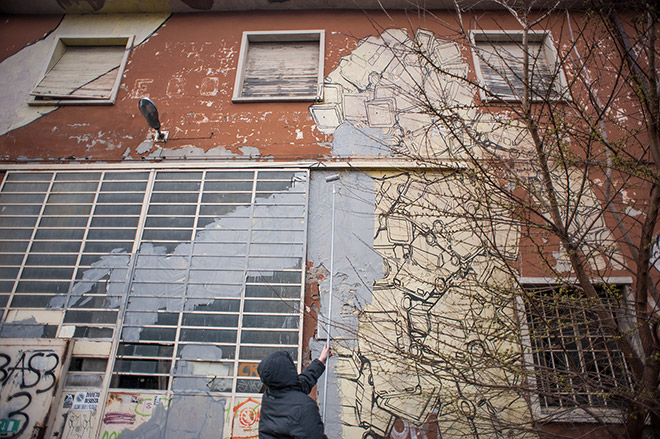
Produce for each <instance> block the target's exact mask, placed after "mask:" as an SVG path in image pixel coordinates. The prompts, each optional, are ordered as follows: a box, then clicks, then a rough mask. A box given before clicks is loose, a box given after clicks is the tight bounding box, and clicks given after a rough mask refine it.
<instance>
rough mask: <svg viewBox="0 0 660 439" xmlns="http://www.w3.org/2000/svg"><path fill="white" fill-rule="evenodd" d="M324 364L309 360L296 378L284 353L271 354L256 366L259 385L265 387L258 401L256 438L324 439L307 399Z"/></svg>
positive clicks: (314, 409) (311, 402)
mask: <svg viewBox="0 0 660 439" xmlns="http://www.w3.org/2000/svg"><path fill="white" fill-rule="evenodd" d="M324 370H325V365H324V364H323V363H321V362H320V361H319V360H318V359H315V360H314V361H312V363H311V364H310V365H309V366H307V368H306V369H305V370H304V371H303V372H302V373H301V374H300V375H298V372H297V371H296V366H295V365H294V364H293V360H292V359H291V356H290V355H289V354H288V353H287V352H275V353H273V354H270V355H269V356H267V357H266V358H264V359H263V360H262V361H261V363H259V367H258V371H259V377H260V378H261V382H262V383H264V384H265V385H266V386H267V389H266V391H265V392H264V395H263V398H262V400H261V417H260V420H259V439H280V438H293V439H324V438H325V439H327V437H326V435H325V434H324V432H323V421H321V415H320V414H319V408H318V406H317V405H316V402H315V401H314V400H313V399H312V398H310V397H309V396H307V394H308V393H309V392H311V390H312V387H314V385H315V384H316V381H317V380H318V379H319V377H320V376H321V375H322V374H323V371H324Z"/></svg>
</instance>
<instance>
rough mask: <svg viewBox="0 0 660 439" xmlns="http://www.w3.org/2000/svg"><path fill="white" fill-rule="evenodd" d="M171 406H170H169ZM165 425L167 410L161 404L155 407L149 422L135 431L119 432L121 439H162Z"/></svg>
mask: <svg viewBox="0 0 660 439" xmlns="http://www.w3.org/2000/svg"><path fill="white" fill-rule="evenodd" d="M170 406H171V405H170ZM166 423H167V410H165V408H164V407H163V405H162V404H159V405H157V406H156V409H155V410H154V411H153V413H152V414H151V418H149V421H147V422H145V423H144V424H141V425H140V426H139V427H138V428H136V429H135V430H128V429H126V430H124V431H122V432H121V438H122V439H163V438H164V429H165V424H166Z"/></svg>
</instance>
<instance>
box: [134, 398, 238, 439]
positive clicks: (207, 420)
mask: <svg viewBox="0 0 660 439" xmlns="http://www.w3.org/2000/svg"><path fill="white" fill-rule="evenodd" d="M226 404H227V400H226V398H223V397H218V396H211V395H176V394H175V395H174V396H172V401H171V402H170V406H169V408H168V409H165V408H164V407H163V406H162V405H161V404H159V405H157V406H156V408H155V409H154V412H153V414H152V415H151V418H149V420H148V421H147V422H145V423H144V424H141V425H140V426H139V427H137V428H136V429H135V430H129V429H125V430H123V431H122V432H121V438H122V439H197V438H211V437H221V436H222V431H223V429H224V419H225V405H226Z"/></svg>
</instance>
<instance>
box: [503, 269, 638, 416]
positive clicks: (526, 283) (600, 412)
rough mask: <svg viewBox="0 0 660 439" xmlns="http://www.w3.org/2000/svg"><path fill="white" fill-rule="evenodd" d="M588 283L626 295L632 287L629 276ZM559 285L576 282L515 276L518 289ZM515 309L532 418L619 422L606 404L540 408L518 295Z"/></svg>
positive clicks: (618, 412) (616, 411)
mask: <svg viewBox="0 0 660 439" xmlns="http://www.w3.org/2000/svg"><path fill="white" fill-rule="evenodd" d="M592 283H594V284H595V283H606V284H612V285H618V286H620V287H622V289H623V291H624V292H625V293H626V294H629V293H630V291H631V288H632V278H630V277H606V278H603V279H592ZM562 284H569V285H570V284H573V285H577V279H574V278H570V279H554V278H544V277H524V278H519V279H518V285H520V287H521V288H523V289H524V288H525V287H535V286H536V287H538V286H540V285H546V286H548V287H550V286H555V287H559V286H561V285H562ZM516 308H517V311H518V315H519V319H518V321H519V324H520V329H521V340H522V361H523V367H524V368H526V369H527V370H528V371H529V375H528V377H527V380H528V383H529V389H530V391H529V394H528V395H529V400H530V405H531V412H532V416H533V417H534V418H535V419H544V420H551V421H553V422H584V423H597V422H599V421H605V422H608V423H613V424H617V423H621V422H622V419H623V418H622V416H621V415H622V410H621V409H618V408H609V407H590V408H589V410H588V411H586V410H584V409H583V408H581V407H579V406H575V407H544V406H543V405H542V404H541V400H540V396H539V394H538V392H537V391H536V389H537V381H536V375H535V373H536V362H535V361H534V353H533V351H534V345H533V342H532V339H531V336H530V327H529V323H528V319H527V311H526V306H525V302H524V299H523V298H522V296H521V295H518V296H517V297H516Z"/></svg>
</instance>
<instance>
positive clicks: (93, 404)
mask: <svg viewBox="0 0 660 439" xmlns="http://www.w3.org/2000/svg"><path fill="white" fill-rule="evenodd" d="M67 396H68V395H67ZM100 397H101V392H76V395H75V397H74V399H73V407H72V409H73V410H83V411H93V410H96V409H97V408H98V407H99V398H100ZM65 404H66V399H65Z"/></svg>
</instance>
